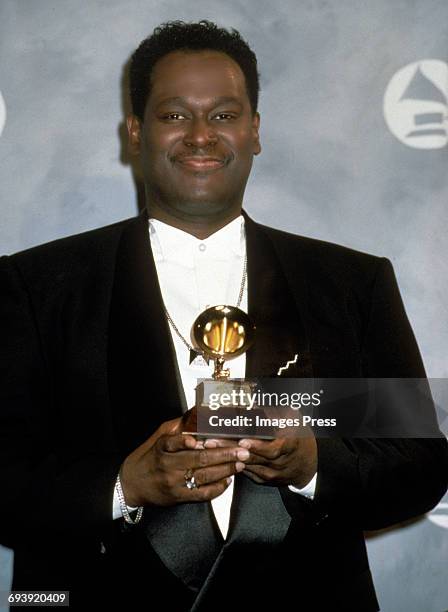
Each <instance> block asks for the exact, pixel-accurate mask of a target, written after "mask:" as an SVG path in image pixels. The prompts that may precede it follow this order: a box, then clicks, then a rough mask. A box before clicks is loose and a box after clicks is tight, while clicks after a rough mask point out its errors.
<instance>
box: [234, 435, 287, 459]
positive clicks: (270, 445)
mask: <svg viewBox="0 0 448 612" xmlns="http://www.w3.org/2000/svg"><path fill="white" fill-rule="evenodd" d="M238 444H239V446H241V447H242V448H247V449H248V450H250V452H251V453H255V454H256V455H259V456H260V457H264V458H265V459H270V460H274V459H278V458H279V457H280V456H281V455H283V454H288V453H290V452H291V450H292V448H293V447H294V445H295V444H296V442H295V441H294V440H293V441H291V439H290V438H276V439H275V440H269V441H267V440H256V439H254V438H244V439H243V440H240V441H239V443H238Z"/></svg>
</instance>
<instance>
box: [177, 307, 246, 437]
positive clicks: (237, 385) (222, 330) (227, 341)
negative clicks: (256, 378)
mask: <svg viewBox="0 0 448 612" xmlns="http://www.w3.org/2000/svg"><path fill="white" fill-rule="evenodd" d="M254 339H255V326H254V324H253V323H252V321H251V320H250V318H249V316H248V315H247V314H246V313H245V312H243V311H242V310H240V309H239V308H236V307H235V306H225V305H219V306H212V307H211V308H207V310H204V312H202V313H201V314H200V315H199V316H198V318H197V319H196V320H195V322H194V323H193V326H192V328H191V341H192V343H193V346H194V348H195V350H196V351H197V352H198V353H199V354H202V356H203V357H204V359H205V360H206V361H207V362H208V361H209V359H212V360H213V361H214V364H215V370H214V373H213V375H212V378H210V379H205V380H201V382H199V384H198V385H197V387H196V404H195V406H194V407H193V408H192V409H191V410H189V411H188V412H187V413H185V415H184V425H183V433H189V434H192V435H196V436H197V437H201V438H207V437H228V438H241V437H245V436H246V435H249V434H250V432H249V431H248V430H247V428H244V427H238V426H230V427H214V426H211V425H210V418H209V417H210V415H217V416H218V415H219V416H220V417H222V418H225V417H227V418H233V419H234V418H235V417H238V416H244V414H245V413H246V412H247V410H248V407H247V404H246V403H245V402H244V398H245V397H247V394H249V393H252V392H253V389H254V388H255V386H256V383H255V382H251V381H246V380H245V379H233V380H232V379H229V370H228V369H226V368H225V367H224V366H225V362H226V361H229V360H230V359H235V357H238V356H239V355H242V354H243V353H245V352H246V351H247V350H248V349H249V348H250V346H251V345H252V344H253V342H254ZM212 397H213V398H216V397H223V398H224V397H225V398H226V399H227V398H229V397H230V398H231V399H230V401H226V402H225V403H223V404H222V405H217V404H216V401H214V402H211V398H212ZM212 406H213V407H212ZM249 414H250V413H249ZM215 420H216V419H215ZM240 420H241V419H240Z"/></svg>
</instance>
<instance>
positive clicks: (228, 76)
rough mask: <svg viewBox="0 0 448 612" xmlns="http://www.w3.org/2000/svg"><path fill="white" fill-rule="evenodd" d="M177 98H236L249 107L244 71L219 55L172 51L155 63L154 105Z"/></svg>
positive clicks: (152, 78) (233, 62) (230, 60)
mask: <svg viewBox="0 0 448 612" xmlns="http://www.w3.org/2000/svg"><path fill="white" fill-rule="evenodd" d="M174 97H184V98H190V97H191V98H198V97H215V98H216V97H235V98H239V99H240V100H241V101H242V102H244V101H247V103H249V100H248V97H247V91H246V82H245V78H244V74H243V72H242V70H241V68H240V67H239V65H238V64H237V63H236V62H235V61H234V60H233V59H232V58H231V57H229V56H228V55H226V54H225V53H221V52H219V51H198V52H196V51H173V52H172V53H169V54H167V55H165V56H164V57H162V58H161V59H160V60H159V61H158V62H157V63H156V65H155V66H154V69H153V71H152V76H151V94H150V101H151V104H159V103H160V102H162V101H163V100H165V99H168V98H174Z"/></svg>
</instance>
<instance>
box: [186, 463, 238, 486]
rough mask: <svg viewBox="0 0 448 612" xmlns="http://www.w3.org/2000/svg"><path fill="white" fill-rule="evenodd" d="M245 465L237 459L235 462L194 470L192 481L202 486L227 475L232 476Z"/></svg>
mask: <svg viewBox="0 0 448 612" xmlns="http://www.w3.org/2000/svg"><path fill="white" fill-rule="evenodd" d="M245 467H246V466H245V465H244V463H241V462H240V461H237V462H236V463H224V464H222V465H214V466H211V467H208V468H205V469H200V470H194V481H195V483H196V484H197V485H198V487H203V486H204V485H207V484H211V483H213V482H219V481H220V480H223V479H224V478H228V477H229V476H234V475H235V474H236V473H237V472H242V471H243V470H244V468H245Z"/></svg>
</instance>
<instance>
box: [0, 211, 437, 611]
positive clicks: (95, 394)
mask: <svg viewBox="0 0 448 612" xmlns="http://www.w3.org/2000/svg"><path fill="white" fill-rule="evenodd" d="M246 235H247V249H248V288H249V314H250V316H251V317H252V318H253V319H254V321H255V323H256V325H257V341H256V343H255V345H254V346H253V347H252V348H251V349H250V350H249V352H248V354H247V375H248V376H270V375H275V374H276V372H277V370H278V368H279V366H280V365H284V364H285V362H286V361H287V360H290V359H291V358H292V356H293V355H294V354H296V353H297V354H298V355H299V359H298V360H297V363H296V364H295V365H294V369H291V368H290V369H289V370H288V373H287V374H288V377H297V376H302V377H313V376H315V377H346V378H348V377H355V378H356V377H361V376H364V377H422V376H424V370H423V366H422V362H421V359H420V355H419V352H418V348H417V346H416V343H415V339H414V336H413V334H412V331H411V328H410V325H409V322H408V320H407V317H406V314H405V312H404V308H403V305H402V301H401V298H400V295H399V291H398V288H397V285H396V281H395V278H394V274H393V270H392V266H391V264H390V262H389V261H388V260H386V259H381V258H377V257H373V256H370V255H366V254H363V253H359V252H356V251H352V250H350V249H347V248H343V247H340V246H336V245H332V244H329V243H324V242H321V241H316V240H312V239H308V238H302V237H297V236H293V235H291V234H287V233H284V232H281V231H277V230H274V229H272V228H268V227H264V226H261V225H259V224H256V223H254V222H253V221H252V220H251V219H250V218H248V217H247V216H246ZM0 287H1V290H2V299H1V303H0V309H1V326H2V327H1V329H2V331H1V339H2V342H1V344H2V376H3V379H2V385H1V392H0V393H1V408H0V426H1V429H0V437H1V438H0V439H1V444H0V485H1V491H2V503H1V504H0V519H1V520H0V530H1V532H0V533H1V536H2V543H4V544H5V545H7V546H11V547H13V548H14V551H15V559H14V580H13V588H15V589H66V590H70V592H71V604H72V607H75V608H79V609H85V608H86V607H87V606H88V605H89V604H92V605H94V603H95V602H96V603H97V604H98V605H99V602H102V603H103V604H104V605H110V606H113V607H115V606H116V605H118V604H119V605H121V606H123V608H122V609H125V610H141V609H142V610H143V609H146V610H159V609H167V610H170V611H173V612H176V611H184V610H185V611H186V610H190V609H192V610H195V611H205V612H207V611H209V610H210V611H211V610H220V609H224V608H228V607H229V606H230V607H231V609H233V610H245V609H247V608H248V606H250V607H251V609H256V610H271V609H272V608H273V606H276V608H275V609H278V607H279V605H280V606H281V607H282V608H283V607H285V608H286V607H288V609H297V610H323V609H331V610H337V609H341V610H357V611H359V610H363V611H368V610H376V609H377V601H376V597H375V592H374V589H373V585H372V581H371V576H370V571H369V567H368V561H367V556H366V550H365V545H364V539H363V534H362V531H363V530H365V529H378V528H383V527H386V526H388V525H391V524H393V523H396V522H399V521H402V520H404V519H407V518H409V517H412V516H415V515H418V514H421V513H424V512H426V511H428V510H429V509H430V508H432V507H433V506H434V505H435V504H436V503H437V502H438V501H439V499H440V498H441V496H442V495H443V494H444V492H445V490H446V486H447V473H448V469H447V465H448V458H447V445H446V440H445V439H442V438H440V439H432V440H429V439H411V440H409V439H408V440H403V439H402V440H381V439H377V440H366V439H318V461H319V467H318V483H317V490H316V496H315V499H314V501H310V500H308V499H305V498H304V497H302V496H300V495H297V494H294V493H291V492H290V491H289V490H288V488H287V487H280V488H275V487H266V486H261V485H255V484H254V483H252V482H251V481H250V480H249V479H247V478H245V477H244V476H240V475H239V476H237V477H236V483H235V493H234V499H233V503H232V510H231V520H230V528H229V535H228V538H227V540H226V541H225V542H224V541H223V540H222V537H221V535H220V532H219V529H218V528H217V525H216V521H215V519H214V516H213V513H212V511H211V507H210V504H209V503H202V504H184V505H180V506H177V507H172V508H146V509H145V513H144V520H143V521H142V522H141V524H140V525H139V526H138V527H132V528H126V526H125V525H124V523H123V521H122V520H121V519H120V520H116V521H113V520H112V497H113V490H114V483H115V479H116V475H117V473H118V469H119V466H120V464H121V463H122V461H123V460H124V458H125V457H126V456H127V455H128V454H129V453H130V452H131V451H132V450H133V449H135V448H136V447H137V446H138V445H140V444H141V443H142V442H143V441H144V440H145V439H146V438H148V437H149V436H150V435H151V434H152V433H153V432H154V431H155V429H157V427H158V426H159V425H160V423H162V422H163V421H166V420H169V419H171V418H175V417H177V416H179V415H180V414H181V397H180V393H179V387H178V384H177V380H178V373H177V367H176V362H175V356H174V350H173V346H172V343H171V336H170V332H169V328H168V324H167V321H166V319H165V317H164V314H163V309H162V301H161V295H160V290H159V286H158V282H157V275H156V271H155V266H154V261H153V258H152V254H151V248H150V242H149V235H148V226H147V218H146V216H145V215H144V214H142V215H140V216H139V217H137V218H134V219H129V220H126V221H122V222H120V223H116V224H114V225H111V226H108V227H105V228H101V229H98V230H94V231H91V232H87V233H84V234H80V235H77V236H72V237H69V238H65V239H62V240H58V241H55V242H53V243H50V244H46V245H42V246H39V247H36V248H33V249H29V250H27V251H24V252H21V253H17V254H15V255H13V256H10V257H3V258H2V259H1V260H0Z"/></svg>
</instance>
